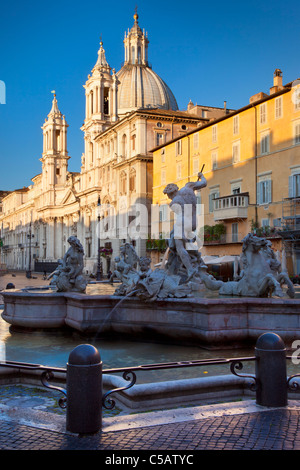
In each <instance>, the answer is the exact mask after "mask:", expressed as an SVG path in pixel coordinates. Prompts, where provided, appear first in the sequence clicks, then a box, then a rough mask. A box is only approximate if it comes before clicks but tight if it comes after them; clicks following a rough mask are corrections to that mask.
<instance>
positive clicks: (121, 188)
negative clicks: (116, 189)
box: [120, 171, 127, 194]
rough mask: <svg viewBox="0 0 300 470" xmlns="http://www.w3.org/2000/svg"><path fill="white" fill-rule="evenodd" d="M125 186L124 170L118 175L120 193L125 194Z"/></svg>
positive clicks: (125, 176)
mask: <svg viewBox="0 0 300 470" xmlns="http://www.w3.org/2000/svg"><path fill="white" fill-rule="evenodd" d="M126 186H127V175H126V171H122V172H121V175H120V193H121V194H126Z"/></svg>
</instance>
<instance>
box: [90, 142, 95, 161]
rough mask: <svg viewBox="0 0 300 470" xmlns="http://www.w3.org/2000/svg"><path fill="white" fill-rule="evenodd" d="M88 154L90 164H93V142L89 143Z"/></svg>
mask: <svg viewBox="0 0 300 470" xmlns="http://www.w3.org/2000/svg"><path fill="white" fill-rule="evenodd" d="M89 152H90V163H93V162H94V147H93V142H90V143H89Z"/></svg>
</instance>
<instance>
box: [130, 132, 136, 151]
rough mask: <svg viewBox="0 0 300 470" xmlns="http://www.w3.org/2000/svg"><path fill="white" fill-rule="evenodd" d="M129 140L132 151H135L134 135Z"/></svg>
mask: <svg viewBox="0 0 300 470" xmlns="http://www.w3.org/2000/svg"><path fill="white" fill-rule="evenodd" d="M131 140H132V150H135V141H136V135H135V134H134V135H133V136H132V137H131Z"/></svg>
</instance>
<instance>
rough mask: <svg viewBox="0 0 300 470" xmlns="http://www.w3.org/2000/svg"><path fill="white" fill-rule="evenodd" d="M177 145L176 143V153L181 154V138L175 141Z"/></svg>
mask: <svg viewBox="0 0 300 470" xmlns="http://www.w3.org/2000/svg"><path fill="white" fill-rule="evenodd" d="M175 145H176V155H181V152H182V142H181V140H177V142H175Z"/></svg>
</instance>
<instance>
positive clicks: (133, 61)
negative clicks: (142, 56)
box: [131, 46, 135, 64]
mask: <svg viewBox="0 0 300 470" xmlns="http://www.w3.org/2000/svg"><path fill="white" fill-rule="evenodd" d="M131 58H132V64H135V48H134V46H132V48H131Z"/></svg>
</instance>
